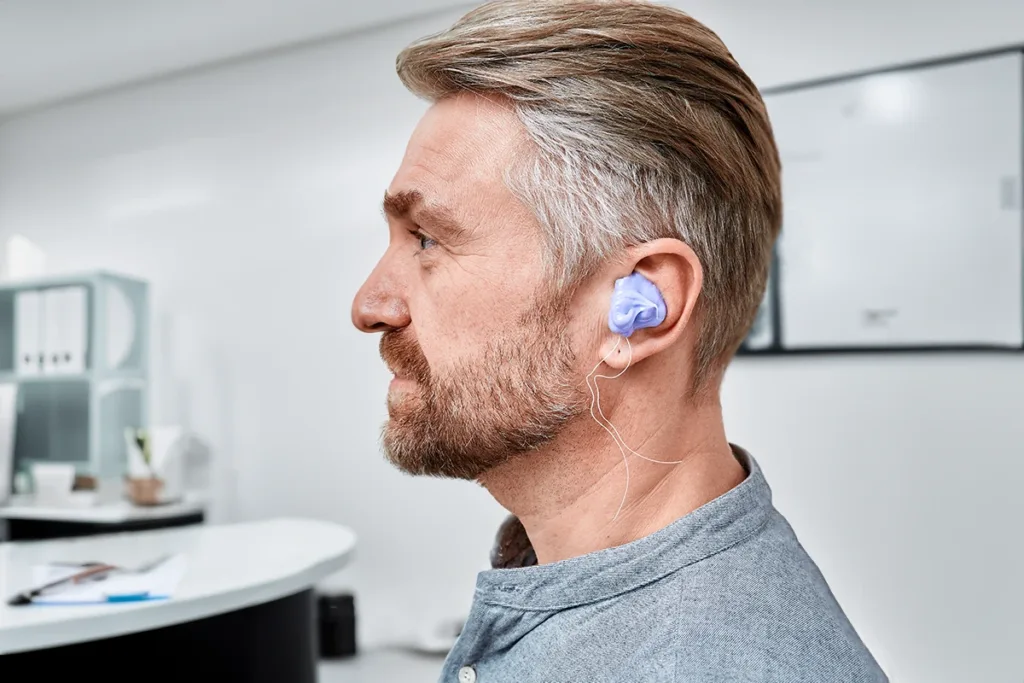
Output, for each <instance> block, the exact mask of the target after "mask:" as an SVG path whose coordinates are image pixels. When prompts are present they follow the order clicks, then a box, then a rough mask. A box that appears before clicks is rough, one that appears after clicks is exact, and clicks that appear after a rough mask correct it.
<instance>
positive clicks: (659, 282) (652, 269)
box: [600, 238, 704, 370]
mask: <svg viewBox="0 0 1024 683" xmlns="http://www.w3.org/2000/svg"><path fill="white" fill-rule="evenodd" d="M633 272H637V273H640V274H641V275H643V276H644V277H646V278H647V279H648V280H650V281H651V282H653V283H654V284H655V286H657V288H658V291H660V292H661V296H662V298H663V299H664V300H665V309H666V312H665V320H664V321H663V322H662V323H661V324H660V325H658V326H657V327H649V328H644V329H640V330H637V331H636V332H634V333H633V334H632V335H631V336H630V337H629V347H631V348H632V353H630V351H629V347H627V345H626V344H625V343H624V342H623V341H622V339H621V338H620V337H617V336H616V335H615V334H613V333H612V332H611V331H609V330H608V329H607V326H605V332H606V333H607V337H606V339H605V341H604V342H602V344H601V350H600V353H601V357H605V356H608V357H607V359H606V360H605V362H606V363H607V364H608V365H609V366H610V367H612V368H615V369H617V370H620V369H622V368H624V367H626V364H627V363H630V362H632V363H638V362H639V361H642V360H644V359H645V358H649V357H650V356H653V355H654V354H656V353H659V352H661V351H664V350H665V349H668V348H670V347H673V346H675V345H676V343H678V342H679V341H680V339H682V338H683V337H684V336H685V335H686V334H687V333H690V332H692V324H691V323H692V321H693V320H694V311H695V310H696V308H697V301H698V299H699V298H700V292H701V288H702V287H703V285H704V269H703V268H702V267H701V264H700V259H698V258H697V254H696V252H694V251H693V249H691V248H690V247H689V245H687V244H686V243H684V242H683V241H681V240H677V239H671V238H663V239H657V240H653V241H651V242H645V243H643V244H640V245H637V246H635V247H630V248H629V249H628V250H627V258H626V259H624V260H623V261H621V262H619V263H618V264H617V265H616V268H615V271H614V273H612V274H611V275H612V278H613V280H612V282H609V283H608V288H607V291H608V292H609V296H610V293H611V291H612V288H613V287H614V285H615V282H614V280H617V279H618V278H620V277H625V276H626V275H629V274H630V273H633ZM607 310H608V307H607V306H606V307H605V311H607ZM616 344H618V348H616ZM613 349H614V352H613ZM609 354H610V355H609Z"/></svg>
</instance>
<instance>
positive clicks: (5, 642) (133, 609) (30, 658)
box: [0, 519, 356, 683]
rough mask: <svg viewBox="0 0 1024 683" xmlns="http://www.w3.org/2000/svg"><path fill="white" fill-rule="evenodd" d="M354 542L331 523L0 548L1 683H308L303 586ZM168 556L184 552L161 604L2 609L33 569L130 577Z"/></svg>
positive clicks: (312, 647) (310, 652) (309, 620)
mask: <svg viewBox="0 0 1024 683" xmlns="http://www.w3.org/2000/svg"><path fill="white" fill-rule="evenodd" d="M355 542H356V539H355V535H354V534H353V533H352V532H351V531H350V530H348V529H347V528H345V527H342V526H339V525H337V524H332V523H328V522H320V521H312V520H302V519H275V520H269V521H263V522H249V523H243V524H231V525H224V526H195V527H187V528H181V529H164V530H159V531H143V532H134V533H122V534H114V535H109V536H93V537H87V538H78V539H68V540H58V541H42V542H34V543H7V544H0V597H2V598H3V601H4V602H3V604H2V605H0V678H4V676H3V675H2V674H3V672H4V671H7V670H8V668H11V670H12V672H13V671H15V670H17V671H24V673H25V675H30V674H31V675H32V676H33V677H35V676H42V678H40V680H58V679H56V678H52V677H54V676H58V675H69V676H70V675H75V674H76V673H77V675H78V676H81V675H84V672H85V671H87V670H88V669H89V667H91V666H102V675H100V676H99V678H100V679H102V680H104V681H107V682H110V681H118V680H136V681H138V680H144V681H147V683H148V682H150V681H154V680H176V679H177V680H188V681H190V682H191V681H206V680H210V681H214V680H216V681H230V680H239V681H242V680H244V681H253V682H256V681H268V682H269V681H289V683H307V682H312V681H315V680H316V631H315V604H314V595H313V586H314V585H315V584H316V583H317V582H318V581H320V580H322V579H324V578H325V577H327V576H328V575H330V574H332V573H334V572H335V571H337V570H339V569H340V568H342V567H343V566H344V564H345V563H346V562H347V561H348V559H349V558H350V557H351V554H352V552H353V549H354V547H355ZM169 553H183V554H184V555H185V556H186V561H187V567H188V569H187V571H186V573H185V575H184V578H183V579H182V581H181V584H180V585H179V586H178V589H177V591H176V593H175V594H174V597H173V598H171V599H169V600H166V601H155V602H141V603H130V604H119V605H88V606H70V607H55V606H35V605H32V606H26V607H11V606H8V605H7V604H6V600H7V598H9V597H10V596H12V595H13V594H15V593H18V592H21V591H23V590H25V589H27V588H30V587H32V576H31V573H32V566H33V565H37V564H46V563H49V562H109V563H112V564H117V565H120V566H127V567H132V566H139V565H142V564H144V563H146V562H148V561H151V560H153V559H155V558H157V557H160V556H163V555H166V554H169ZM125 658H127V659H130V660H131V662H132V663H131V665H130V666H129V665H128V662H127V661H126V659H125ZM147 661H148V662H150V664H149V665H147V664H146V662H147ZM26 667H28V668H26ZM149 669H152V671H149ZM182 675H183V676H186V678H184V679H178V678H177V677H178V676H182ZM154 677H155V678H154Z"/></svg>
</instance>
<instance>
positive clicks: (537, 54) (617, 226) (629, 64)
mask: <svg viewBox="0 0 1024 683" xmlns="http://www.w3.org/2000/svg"><path fill="white" fill-rule="evenodd" d="M397 66H398V74H399V76H400V78H401V79H402V81H403V82H404V83H405V85H406V86H407V87H408V88H409V89H410V90H411V91H412V92H414V93H416V94H417V95H420V96H421V97H425V98H427V99H429V100H432V101H437V100H440V99H442V98H444V97H448V96H452V95H455V94H458V93H461V92H471V93H477V94H481V95H488V96H500V97H502V98H505V99H507V100H508V101H509V102H510V103H511V106H512V107H513V109H514V111H515V112H516V114H517V115H518V117H519V120H520V121H521V122H522V124H523V126H524V127H525V129H526V131H527V134H528V137H529V139H530V141H531V142H532V145H531V149H529V150H527V152H526V153H524V154H522V155H520V158H519V159H518V161H517V162H516V163H515V164H514V165H513V166H512V167H511V168H509V169H508V172H507V174H506V182H507V184H508V186H509V188H510V189H511V191H512V192H513V193H515V195H516V196H518V197H519V198H520V199H521V200H522V201H523V202H524V203H525V204H526V205H527V206H528V207H530V208H531V209H532V210H533V212H534V213H535V215H536V217H537V219H538V221H539V222H540V224H541V226H542V228H543V230H544V233H545V240H546V243H547V245H548V249H547V252H548V253H547V254H546V259H547V264H548V266H549V268H550V271H551V276H552V279H553V280H554V282H555V283H556V284H557V285H559V286H563V287H568V286H571V285H572V284H574V283H578V282H579V281H581V280H582V279H583V278H585V277H586V276H587V275H589V274H591V273H592V272H593V271H594V269H595V268H596V267H597V265H598V264H599V263H600V262H601V261H602V260H604V259H607V258H609V257H611V256H613V255H614V254H615V253H616V252H618V251H620V250H622V249H623V248H625V247H627V246H630V245H635V244H641V243H643V242H647V241H650V240H653V239H657V238H662V237H672V238H676V239H680V240H682V241H683V242H685V243H686V244H688V245H690V247H691V248H692V249H693V250H694V252H695V253H696V254H697V256H698V258H699V259H700V262H701V265H702V267H703V270H704V285H703V289H702V291H701V294H700V299H699V302H698V320H699V324H700V326H701V327H700V335H699V339H698V342H697V348H696V349H695V359H694V367H693V369H692V376H693V386H692V387H691V389H692V391H693V392H699V391H701V390H703V389H706V388H709V387H711V386H717V382H719V381H720V378H721V374H722V371H723V370H724V368H725V366H726V365H727V364H728V361H729V359H730V358H731V357H732V355H733V354H734V353H735V351H736V349H737V348H738V346H739V345H740V343H742V340H743V338H744V337H745V335H746V333H747V330H748V329H749V327H750V325H751V323H752V321H753V319H754V315H755V314H756V311H757V308H758V306H759V304H760V301H761V298H762V296H763V294H764V289H765V285H766V282H767V275H768V268H769V264H770V262H771V251H772V245H773V244H774V241H775V238H776V237H777V235H778V232H779V228H780V224H781V214H782V200H781V191H780V168H779V158H778V152H777V150H776V147H775V141H774V138H773V136H772V131H771V125H770V123H769V121H768V115H767V112H766V111H765V107H764V102H763V101H762V99H761V96H760V94H759V93H758V91H757V88H756V87H755V86H754V84H753V82H751V80H750V79H749V78H748V77H747V75H746V74H745V73H744V72H743V71H742V69H740V67H739V65H738V64H737V63H736V61H735V60H734V59H733V57H732V55H731V54H730V53H729V51H728V50H727V49H726V47H725V45H723V44H722V41H721V40H720V39H719V38H718V36H716V35H715V34H714V33H713V32H711V31H710V30H709V29H708V28H707V27H705V26H704V25H702V24H700V23H699V22H697V21H696V20H694V19H692V18H691V17H690V16H688V15H686V14H684V13H683V12H680V11H678V10H675V9H672V8H669V7H664V6H660V5H654V4H649V3H646V2H640V1H636V0H619V1H614V2H608V1H601V0H578V1H577V0H569V1H566V0H557V1H552V0H506V1H499V2H490V3H488V4H486V5H483V6H481V7H479V8H477V9H475V10H473V11H471V12H469V13H468V14H466V15H465V16H464V17H463V18H462V19H460V20H459V21H458V22H457V23H456V24H455V25H454V26H453V27H452V28H451V29H449V30H447V31H445V32H442V33H440V34H437V35H434V36H430V37H427V38H424V39H422V40H420V41H417V42H415V43H413V44H412V45H410V46H409V47H408V48H406V49H405V50H404V51H403V52H402V53H401V54H400V55H399V57H398V65H397Z"/></svg>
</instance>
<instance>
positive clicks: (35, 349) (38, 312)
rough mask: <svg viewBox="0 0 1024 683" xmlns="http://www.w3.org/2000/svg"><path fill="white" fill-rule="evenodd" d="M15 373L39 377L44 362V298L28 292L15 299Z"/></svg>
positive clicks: (37, 292)
mask: <svg viewBox="0 0 1024 683" xmlns="http://www.w3.org/2000/svg"><path fill="white" fill-rule="evenodd" d="M14 329H15V335H16V337H15V340H14V353H15V364H14V367H15V372H16V373H17V374H19V375H38V374H39V373H40V372H42V362H43V345H42V343H43V296H42V292H39V291H35V290H26V291H23V292H18V293H17V294H16V295H15V297H14Z"/></svg>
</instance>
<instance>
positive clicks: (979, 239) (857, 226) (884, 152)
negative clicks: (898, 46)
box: [743, 50, 1024, 353]
mask: <svg viewBox="0 0 1024 683" xmlns="http://www.w3.org/2000/svg"><path fill="white" fill-rule="evenodd" d="M765 102H766V104H767V107H768V111H769V115H770V116H771V119H772V125H773V127H774V130H775V135H776V140H777V143H778V146H779V152H780V156H781V159H782V166H783V205H784V209H783V210H784V216H783V227H782V236H781V237H780V239H779V242H778V245H777V253H776V259H775V263H774V266H775V267H774V269H773V277H772V286H771V287H769V291H768V293H767V295H766V298H765V304H764V306H762V309H764V311H765V312H766V313H765V315H768V316H769V317H771V318H772V320H773V321H774V322H775V327H776V329H774V330H773V334H774V335H775V341H774V343H770V344H769V343H766V342H765V339H766V338H767V337H766V332H765V328H764V326H763V323H762V324H761V326H760V327H759V326H758V325H759V323H755V327H754V328H753V329H752V332H751V336H750V337H749V338H748V340H747V342H746V343H745V344H744V348H743V351H745V352H747V353H757V352H759V351H761V352H771V353H779V352H782V353H785V352H801V351H829V350H838V351H857V350H894V349H974V348H977V349H982V348H993V349H999V348H1002V349H1020V348H1022V346H1024V294H1022V292H1024V267H1022V262H1024V210H1022V194H1024V191H1022V189H1024V187H1022V183H1024V181H1022V177H1024V52H1022V51H1021V50H1006V51H1003V52H998V53H991V54H985V55H976V56H972V57H964V58H957V59H950V60H945V61H942V62H935V63H929V64H921V65H916V66H911V67H906V68H900V69H892V70H886V71H883V72H877V73H868V74H859V75H855V76H850V77H843V78H837V79H833V80H829V81H824V82H817V83H811V84H804V85H796V86H790V87H784V88H779V89H776V90H772V91H767V92H766V93H765ZM760 319H761V316H760V314H759V320H760Z"/></svg>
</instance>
